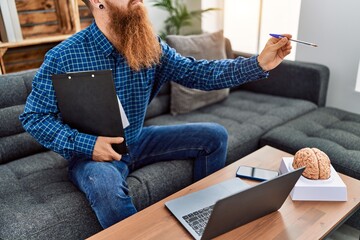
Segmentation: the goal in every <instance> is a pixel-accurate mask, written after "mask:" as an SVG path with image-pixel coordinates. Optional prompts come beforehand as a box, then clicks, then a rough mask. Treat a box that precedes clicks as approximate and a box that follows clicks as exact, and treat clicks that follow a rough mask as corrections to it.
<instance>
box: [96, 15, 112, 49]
mask: <svg viewBox="0 0 360 240" xmlns="http://www.w3.org/2000/svg"><path fill="white" fill-rule="evenodd" d="M94 18H95V22H96V25H97V27H98V28H99V29H100V31H101V32H102V33H103V34H104V35H105V37H106V38H107V39H108V40H109V41H110V42H111V43H112V44H114V41H113V39H112V36H111V34H110V31H109V28H108V25H109V24H110V20H109V18H108V16H107V15H105V14H104V15H101V16H94Z"/></svg>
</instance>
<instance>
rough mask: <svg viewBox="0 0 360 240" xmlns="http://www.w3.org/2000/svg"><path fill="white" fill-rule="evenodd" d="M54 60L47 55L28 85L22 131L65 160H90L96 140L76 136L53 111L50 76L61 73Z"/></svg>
mask: <svg viewBox="0 0 360 240" xmlns="http://www.w3.org/2000/svg"><path fill="white" fill-rule="evenodd" d="M57 60H58V58H57V56H55V55H53V53H52V52H51V51H50V52H49V53H48V54H47V55H46V57H45V60H44V63H43V65H42V67H41V68H40V69H39V71H38V72H37V73H36V75H35V77H34V80H33V82H32V91H31V93H30V95H29V96H28V99H27V101H26V105H25V110H24V112H23V113H22V114H21V115H20V121H21V122H22V124H23V126H24V128H25V130H26V131H27V132H29V133H30V134H31V135H32V136H33V137H34V138H35V139H36V140H37V141H38V142H39V143H40V144H42V145H43V146H45V147H46V148H49V149H51V150H53V151H55V152H57V153H59V154H60V155H62V156H63V157H64V158H66V159H71V158H73V157H74V156H86V157H90V158H91V157H92V152H93V149H94V145H95V142H96V136H92V135H88V134H84V133H79V132H78V131H77V130H74V129H71V128H70V127H69V126H68V125H66V124H63V123H62V121H61V117H60V114H59V110H58V107H57V102H56V98H55V92H54V89H53V86H52V81H51V75H52V74H58V73H63V72H64V71H63V70H62V69H61V67H60V64H58V61H57Z"/></svg>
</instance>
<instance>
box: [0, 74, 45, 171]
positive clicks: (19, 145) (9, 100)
mask: <svg viewBox="0 0 360 240" xmlns="http://www.w3.org/2000/svg"><path fill="white" fill-rule="evenodd" d="M35 72H36V69H34V70H28V71H23V72H19V73H11V74H4V75H0V164H3V163H7V162H10V161H12V160H15V159H18V158H22V157H25V156H28V155H32V154H35V153H37V152H41V151H44V150H45V149H44V148H43V147H42V146H41V145H40V144H38V143H37V142H36V141H35V139H34V138H32V137H31V136H30V135H29V134H28V133H26V132H25V131H24V129H23V127H22V124H21V122H20V120H19V115H20V114H21V113H22V112H23V111H24V104H25V101H26V98H27V96H28V94H29V93H30V91H31V82H32V79H33V77H34V75H35Z"/></svg>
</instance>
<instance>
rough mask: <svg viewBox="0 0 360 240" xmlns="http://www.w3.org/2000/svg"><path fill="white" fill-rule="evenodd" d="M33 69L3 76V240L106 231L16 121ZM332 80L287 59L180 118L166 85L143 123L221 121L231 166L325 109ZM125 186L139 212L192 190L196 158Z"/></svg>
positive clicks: (322, 70) (159, 166)
mask: <svg viewBox="0 0 360 240" xmlns="http://www.w3.org/2000/svg"><path fill="white" fill-rule="evenodd" d="M228 54H232V53H231V51H230V52H229V51H228ZM228 56H229V55H228ZM35 71H36V70H29V71H24V72H19V73H14V74H6V75H1V76H0V123H1V124H0V239H83V238H86V237H89V236H91V235H92V234H95V233H96V232H98V231H100V230H101V227H100V225H99V223H98V222H97V220H96V217H95V215H94V213H93V212H92V210H91V208H90V206H89V204H88V203H87V201H86V199H85V196H84V195H83V194H82V193H81V192H80V191H79V190H78V189H77V188H76V187H75V186H74V185H73V184H72V183H71V182H70V181H69V180H68V178H67V161H66V160H65V159H63V158H62V157H61V156H59V155H57V154H56V153H54V152H52V151H49V150H47V149H45V148H43V147H42V146H40V145H39V144H38V143H37V142H36V141H35V140H34V139H33V138H32V137H31V136H30V135H29V134H28V133H26V132H24V130H23V128H22V126H21V123H20V122H19V120H18V116H19V114H20V113H21V112H22V111H23V108H24V103H25V101H26V97H27V95H28V94H29V92H30V91H31V81H32V78H33V76H34V74H35ZM328 77H329V70H328V68H327V67H325V66H322V65H318V64H312V63H303V62H291V61H284V62H283V63H282V64H281V65H280V66H279V67H278V68H277V69H276V70H274V71H273V72H272V73H271V76H270V78H269V79H267V80H263V81H258V82H253V83H250V84H246V85H243V86H241V87H238V88H234V89H231V93H230V95H229V97H228V98H227V99H226V100H224V101H221V102H219V103H216V104H213V105H210V106H206V107H203V108H201V109H198V110H195V111H193V112H191V113H187V114H183V115H177V116H172V115H171V114H170V110H169V104H170V94H171V91H170V87H169V85H165V86H163V87H162V89H161V91H160V93H159V94H158V96H157V97H156V98H155V99H154V100H153V101H152V103H151V104H150V106H149V109H148V112H147V116H146V122H145V125H163V124H181V123H186V122H203V121H212V122H217V123H220V124H222V125H223V126H225V127H226V128H227V130H228V132H229V148H228V158H227V164H229V163H231V162H233V161H235V160H237V159H239V158H241V157H243V156H245V155H247V154H249V153H251V152H253V151H255V150H256V149H258V148H259V147H260V142H261V139H262V137H263V136H264V135H266V134H267V133H269V132H271V131H272V130H273V129H276V127H279V126H283V125H284V124H287V123H289V122H290V121H291V120H293V119H298V118H299V117H302V116H304V115H306V114H308V113H311V112H314V111H316V110H317V109H318V107H319V106H323V105H324V103H325V99H326V90H327V84H328ZM340 165H341V163H340ZM339 169H341V170H343V169H342V168H339ZM356 172H357V173H358V172H359V171H358V169H357V170H356ZM127 182H128V185H129V189H130V194H131V195H132V196H133V199H134V204H135V206H136V207H137V209H138V210H141V209H143V208H145V207H147V206H149V205H151V204H153V203H155V202H157V201H158V200H160V199H162V198H164V197H166V196H168V195H169V194H171V193H173V192H175V191H177V190H179V189H181V188H183V187H185V186H187V185H189V184H191V183H192V160H174V161H169V162H161V163H156V164H152V165H149V166H146V167H143V168H141V169H138V170H136V171H134V172H132V173H131V174H130V176H129V177H128V179H127Z"/></svg>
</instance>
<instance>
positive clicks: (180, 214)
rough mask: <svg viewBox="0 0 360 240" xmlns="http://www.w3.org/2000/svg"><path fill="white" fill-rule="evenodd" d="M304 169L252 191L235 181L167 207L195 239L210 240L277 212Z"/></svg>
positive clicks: (267, 182)
mask: <svg viewBox="0 0 360 240" xmlns="http://www.w3.org/2000/svg"><path fill="white" fill-rule="evenodd" d="M304 169H305V168H299V169H297V170H295V171H293V172H289V173H286V174H283V175H280V176H278V177H276V178H273V179H271V180H268V181H265V182H261V183H259V184H258V185H255V186H253V187H251V186H250V185H248V184H247V183H245V182H244V181H242V180H241V179H239V178H233V179H230V180H227V181H224V182H221V183H219V184H216V185H213V186H211V187H208V188H206V189H203V190H200V191H198V192H194V193H190V194H188V195H185V196H182V197H179V198H176V199H173V200H170V201H168V202H166V203H165V205H166V207H167V208H168V209H169V210H170V211H171V212H172V213H173V214H174V216H175V217H176V218H177V219H178V220H179V221H180V223H181V224H182V225H183V226H184V227H185V228H186V229H187V230H188V231H189V232H190V233H191V235H192V236H193V237H194V238H195V239H211V238H214V237H216V236H219V235H221V234H223V233H226V232H228V231H230V230H232V229H234V228H237V227H239V226H241V225H244V224H246V223H248V222H251V221H253V220H255V219H258V218H260V217H262V216H265V215H267V214H269V213H272V212H275V211H277V210H278V209H279V208H280V207H281V206H282V205H283V203H284V202H285V200H286V198H287V196H288V195H289V193H290V191H291V190H292V189H293V187H294V186H295V183H296V182H297V180H298V179H299V178H300V176H301V174H302V172H303V171H304Z"/></svg>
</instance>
